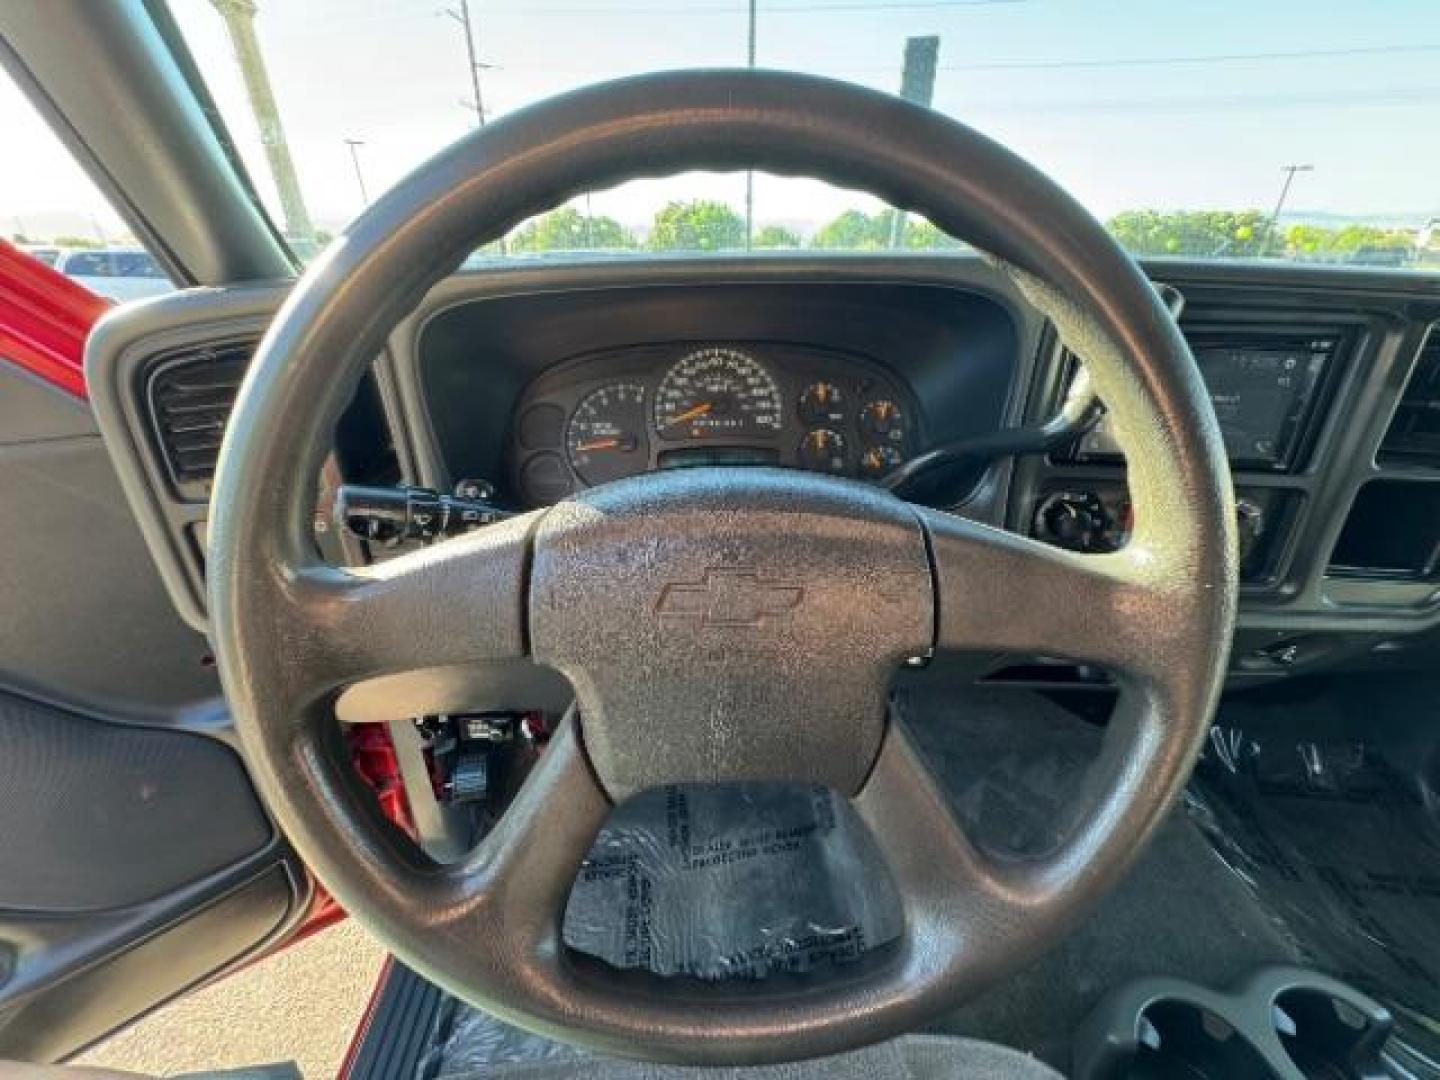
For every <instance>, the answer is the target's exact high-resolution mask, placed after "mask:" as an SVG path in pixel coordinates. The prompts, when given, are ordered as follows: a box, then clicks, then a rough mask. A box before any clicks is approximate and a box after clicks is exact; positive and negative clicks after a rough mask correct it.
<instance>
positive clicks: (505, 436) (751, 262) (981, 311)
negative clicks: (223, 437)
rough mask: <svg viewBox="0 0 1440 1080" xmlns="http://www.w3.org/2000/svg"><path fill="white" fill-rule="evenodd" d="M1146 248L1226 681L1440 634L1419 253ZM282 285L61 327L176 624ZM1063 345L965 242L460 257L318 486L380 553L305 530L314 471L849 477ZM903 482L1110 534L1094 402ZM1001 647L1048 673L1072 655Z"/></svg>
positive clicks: (1004, 406) (1435, 467) (1430, 381)
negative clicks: (200, 418)
mask: <svg viewBox="0 0 1440 1080" xmlns="http://www.w3.org/2000/svg"><path fill="white" fill-rule="evenodd" d="M1148 269H1149V271H1150V273H1151V275H1152V277H1153V279H1154V280H1155V281H1156V282H1157V285H1158V284H1159V283H1163V284H1164V285H1165V286H1166V287H1167V289H1173V290H1178V292H1179V294H1180V295H1181V296H1182V297H1183V299H1184V310H1183V314H1182V316H1181V319H1180V325H1181V330H1182V332H1184V334H1185V335H1186V337H1187V339H1188V340H1189V342H1190V345H1191V349H1192V352H1193V354H1194V356H1195V360H1196V364H1197V366H1198V369H1199V372H1200V374H1201V376H1202V377H1203V378H1204V380H1205V382H1206V385H1207V387H1208V388H1209V391H1210V395H1211V400H1212V402H1213V404H1214V406H1215V410H1216V415H1217V418H1218V420H1219V422H1220V426H1221V430H1222V434H1223V436H1224V441H1225V448H1226V451H1227V455H1228V458H1229V461H1230V466H1231V472H1232V476H1233V479H1234V485H1235V491H1236V496H1237V515H1238V521H1237V526H1238V532H1239V537H1240V542H1241V549H1242V550H1241V555H1242V561H1241V606H1240V612H1239V619H1238V628H1237V635H1236V641H1235V644H1234V651H1233V661H1232V680H1233V681H1235V682H1238V683H1245V682H1247V681H1249V682H1254V681H1256V680H1259V681H1264V680H1267V679H1273V678H1276V677H1281V676H1284V675H1288V674H1292V673H1294V672H1300V671H1307V670H1313V669H1315V668H1316V667H1326V668H1330V667H1334V666H1336V665H1340V664H1345V663H1359V664H1365V665H1376V664H1382V665H1383V664H1388V663H1397V662H1398V663H1404V662H1405V661H1404V657H1406V656H1407V655H1410V650H1411V649H1412V648H1414V647H1415V645H1414V643H1415V642H1417V641H1418V642H1431V641H1434V640H1435V639H1436V637H1437V632H1440V424H1437V422H1436V417H1437V416H1440V278H1433V277H1428V276H1423V275H1416V274H1398V273H1387V272H1384V271H1377V270H1351V269H1339V268H1328V267H1295V266H1281V265H1274V266H1272V265H1258V264H1257V265H1246V264H1229V265H1227V264H1194V263H1180V262H1174V263H1170V262H1166V263H1158V264H1155V265H1152V266H1150V267H1149V268H1148ZM284 293H285V289H284V287H283V285H277V286H260V287H251V288H247V289H234V290H207V291H205V293H203V294H200V293H193V294H180V295H178V296H176V297H173V298H169V299H163V300H159V301H152V302H150V303H148V304H146V305H144V306H142V307H137V308H136V309H135V311H134V313H133V314H131V313H126V312H121V313H117V316H115V317H112V318H111V319H108V320H107V322H106V328H105V333H104V335H103V336H102V337H101V338H100V339H99V340H97V341H96V342H95V343H94V345H93V346H92V348H93V349H94V350H96V351H98V352H100V353H101V354H103V355H102V356H100V357H98V358H97V361H96V363H95V364H94V368H95V369H96V370H103V371H104V372H105V373H106V379H105V380H103V381H101V382H99V383H97V384H96V385H94V386H92V388H91V390H92V396H93V398H94V400H95V403H96V407H97V412H98V413H99V414H100V416H101V418H102V423H103V424H104V425H105V427H106V436H107V444H108V445H110V446H111V448H112V452H113V453H114V454H115V457H116V463H117V466H119V469H120V474H121V479H122V482H123V483H124V484H125V486H126V491H127V494H128V495H129V496H130V499H131V502H132V505H133V506H134V507H135V509H136V512H137V514H138V515H139V516H140V518H141V521H142V525H144V526H145V533H146V537H147V541H148V542H149V544H150V547H151V550H152V553H153V554H154V556H155V558H156V561H157V563H158V564H159V565H160V567H161V570H162V573H163V575H164V576H165V579H166V582H167V584H168V585H169V586H170V589H171V593H172V596H173V597H174V599H175V602H176V605H177V607H178V608H179V609H180V611H181V613H182V614H183V615H184V616H185V617H186V618H187V619H188V620H189V621H190V622H191V623H192V624H193V625H195V626H197V627H199V628H202V629H203V627H204V625H205V612H204V588H203V579H204V556H205V523H206V517H207V513H208V507H207V499H208V478H209V476H210V475H211V474H212V472H213V463H214V454H215V450H216V447H217V445H218V439H216V438H215V432H216V431H217V430H218V429H219V428H220V427H222V426H223V423H224V419H225V416H226V411H227V409H228V407H229V401H230V399H231V398H233V394H234V391H235V389H236V386H237V384H238V379H239V376H240V374H241V373H243V368H244V364H245V363H246V358H247V357H248V354H249V351H251V350H253V347H254V344H255V342H256V341H258V339H259V336H260V334H261V333H262V332H263V330H264V327H265V326H266V325H267V323H268V320H269V318H270V316H271V315H272V314H273V312H274V311H275V310H276V308H277V307H278V306H279V304H280V303H281V301H282V300H283V297H284ZM1432 328H1433V329H1432ZM1078 363H1079V361H1078V360H1077V359H1076V358H1075V357H1074V356H1072V355H1070V354H1069V353H1068V352H1067V351H1066V350H1065V348H1064V347H1063V346H1062V345H1061V343H1060V342H1059V341H1058V340H1057V339H1056V336H1055V334H1054V332H1053V330H1052V329H1051V327H1049V325H1048V324H1047V323H1046V322H1045V320H1044V319H1043V318H1041V317H1040V316H1039V315H1038V314H1037V313H1036V312H1035V311H1034V310H1033V309H1032V308H1030V307H1029V306H1028V304H1027V303H1026V302H1025V300H1024V298H1023V297H1021V296H1020V295H1019V294H1018V293H1017V292H1016V291H1015V290H1014V289H1013V287H1012V286H1011V285H1010V284H1009V282H1008V280H1007V279H1006V278H1005V276H1004V275H1003V274H1002V273H1000V272H999V271H997V270H996V269H995V268H993V267H991V266H989V265H987V264H986V263H985V262H984V261H983V260H981V259H978V258H973V257H969V256H955V255H947V256H885V255H877V256H866V257H846V258H834V257H809V256H803V255H797V256H783V257H756V258H736V259H718V258H707V259H696V260H671V259H657V260H653V261H647V260H639V259H634V260H630V259H627V260H601V261H596V262H593V263H572V264H566V265H548V264H543V263H542V264H537V265H528V266H527V265H519V264H511V265H507V266H504V267H499V268H491V269H486V270H483V271H476V272H468V273H463V274H459V275H456V276H454V277H452V278H449V279H446V280H445V281H443V282H441V283H440V284H439V285H437V286H436V287H435V289H434V290H433V291H432V293H431V295H430V296H429V297H428V298H427V299H426V300H425V301H424V303H423V304H422V305H421V306H420V307H419V308H418V309H417V310H416V311H415V312H414V313H413V314H412V315H411V316H409V317H408V318H407V319H406V320H405V321H403V322H402V323H401V325H400V326H398V327H397V328H396V330H395V332H394V333H393V334H392V336H391V339H390V342H389V344H388V346H387V348H386V350H385V351H384V353H382V354H381V355H380V356H378V357H376V358H375V361H374V364H373V365H372V369H371V372H370V376H369V377H368V378H367V379H366V380H365V382H364V383H363V384H362V386H361V388H360V391H359V393H358V394H357V399H356V403H355V405H354V406H353V407H352V409H351V410H350V412H349V413H347V415H346V418H345V419H344V420H343V421H342V423H341V425H340V427H339V428H338V429H337V432H336V444H335V455H334V457H333V459H332V467H331V469H330V475H328V476H327V477H322V478H321V480H320V483H319V485H318V487H317V504H316V506H317V515H316V521H317V543H320V544H321V546H322V548H326V550H327V553H328V554H331V555H332V557H336V558H342V559H349V560H352V561H353V560H354V559H362V560H363V559H366V558H383V557H385V554H386V552H385V551H384V550H379V549H374V548H372V549H370V550H368V551H367V550H364V546H363V545H361V548H360V550H358V551H357V550H356V549H355V547H354V545H353V544H352V545H349V546H348V547H346V546H345V545H340V546H339V547H337V546H336V543H335V541H336V539H337V534H343V532H344V529H343V528H341V527H340V523H338V522H336V521H334V520H330V519H329V518H327V508H328V506H329V505H330V495H329V494H328V492H329V490H330V489H331V488H333V486H334V484H337V483H340V484H345V483H348V484H360V485H372V486H374V485H379V486H394V485H400V484H406V485H418V486H421V487H424V488H429V489H434V490H435V491H437V492H440V493H450V492H457V493H458V492H461V491H464V492H484V493H485V497H486V498H488V499H490V500H492V501H493V502H494V503H495V504H498V505H499V506H500V507H503V508H505V509H510V510H519V509H526V508H531V507H539V506H545V505H548V504H552V503H554V502H556V501H558V500H561V499H563V498H565V497H566V496H568V495H570V494H571V493H573V492H576V491H580V490H583V489H586V488H589V487H593V486H596V485H600V484H605V483H608V482H611V481H614V480H617V479H621V478H624V477H629V476H634V475H637V474H640V473H645V472H649V471H655V470H662V469H671V468H685V467H695V466H703V465H712V464H725V465H765V466H772V467H775V466H778V467H782V468H795V469H807V470H812V471H815V472H820V473H827V474H832V475H837V476H843V477H846V478H850V479H853V480H856V481H860V482H873V481H875V480H877V479H878V478H880V477H882V476H884V475H885V474H886V473H887V472H889V471H890V469H892V468H895V467H896V466H898V465H900V464H903V463H904V462H907V461H909V460H911V459H912V458H915V457H916V456H918V455H921V454H924V453H926V452H927V451H929V450H931V449H933V448H934V447H936V446H939V445H941V444H944V443H949V442H952V441H955V440H968V439H974V438H981V437H984V436H987V435H992V434H994V433H996V432H1001V431H1006V430H1015V429H1019V428H1033V427H1036V426H1037V425H1039V424H1042V423H1044V422H1045V421H1046V420H1048V419H1049V418H1051V417H1053V416H1054V415H1055V414H1056V412H1057V410H1058V408H1059V407H1060V404H1061V402H1062V401H1063V400H1064V398H1065V396H1066V394H1067V392H1068V390H1069V389H1070V387H1071V384H1072V382H1073V380H1074V379H1075V376H1076V372H1077V370H1078V367H1077V365H1078ZM197 408H198V409H202V410H205V423H204V424H202V425H199V427H198V428H197V427H196V426H195V425H193V424H191V423H190V420H191V419H193V418H194V416H195V415H196V413H195V411H194V410H196V409H197ZM174 417H184V418H186V424H184V425H175V424H173V423H172V420H173V418H174ZM196 432H198V434H197V433H196ZM117 433H118V434H117ZM195 439H198V440H199V441H198V442H195V441H192V440H195ZM913 497H915V498H916V499H917V501H924V502H927V503H929V504H930V505H936V506H943V507H945V508H947V509H950V510H951V511H952V512H954V513H956V514H961V515H964V516H967V517H970V518H973V519H975V520H978V521H982V522H985V523H988V524H990V525H993V526H996V527H1000V528H1005V529H1009V530H1011V531H1014V532H1017V533H1023V534H1026V535H1030V536H1034V537H1037V538H1039V539H1042V540H1044V541H1045V542H1047V543H1051V544H1054V545H1056V546H1058V547H1064V548H1069V549H1072V550H1077V551H1087V552H1101V551H1110V550H1115V549H1116V548H1119V547H1122V546H1124V544H1125V543H1126V542H1127V541H1128V538H1129V527H1130V512H1129V498H1128V490H1127V486H1126V462H1125V460H1124V457H1123V455H1122V454H1121V453H1120V451H1119V447H1118V445H1117V443H1116V441H1115V439H1114V435H1113V432H1112V431H1111V430H1110V429H1109V426H1108V424H1107V423H1105V422H1101V423H1100V424H1099V425H1098V426H1096V427H1095V428H1094V429H1093V430H1090V431H1087V432H1085V433H1083V434H1082V435H1080V436H1079V437H1077V438H1074V439H1072V440H1071V441H1069V442H1066V443H1064V444H1060V445H1052V446H1051V447H1050V449H1049V450H1048V451H1047V452H1044V453H1036V454H1030V455H1026V456H1021V457H1007V458H999V459H996V460H993V461H979V462H974V461H972V462H968V463H964V464H962V465H957V466H955V467H954V468H952V469H950V470H948V471H947V470H939V471H937V474H936V475H934V476H930V475H928V474H927V477H926V482H925V484H923V485H922V486H921V488H920V489H919V490H917V491H915V492H914V493H913ZM1425 647H1426V648H1429V646H1428V645H1426V646H1425ZM1025 670H1026V671H1027V672H1028V674H1027V675H1026V676H1025V678H1027V679H1035V680H1037V681H1040V682H1042V683H1046V684H1047V685H1048V684H1052V683H1055V682H1060V683H1065V684H1066V685H1071V684H1074V685H1077V686H1080V687H1081V688H1084V686H1085V685H1088V680H1089V679H1091V677H1092V676H1091V675H1090V674H1088V673H1085V672H1077V671H1074V670H1068V669H1066V668H1065V667H1064V665H1061V664H1057V665H1053V666H1051V667H1048V668H1045V669H1044V673H1043V674H1037V673H1038V672H1041V670H1042V669H1040V668H1037V667H1036V666H1035V665H1033V664H1032V665H1029V666H1028V667H1026V669H1025ZM987 677H988V676H987Z"/></svg>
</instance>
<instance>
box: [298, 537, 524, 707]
mask: <svg viewBox="0 0 1440 1080" xmlns="http://www.w3.org/2000/svg"><path fill="white" fill-rule="evenodd" d="M537 516H538V515H535V514H529V515H525V516H523V517H516V518H511V519H509V520H506V521H503V522H500V523H497V524H495V525H491V526H488V527H486V528H484V529H481V530H477V531H475V532H472V533H467V534H465V535H463V536H459V537H455V538H453V539H450V540H445V541H443V542H441V543H439V544H435V545H433V546H431V547H427V548H422V549H420V550H418V551H413V552H410V553H408V554H405V555H401V556H399V557H397V558H394V559H391V560H389V561H388V562H383V563H378V564H375V565H372V566H365V567H357V568H339V567H333V566H328V565H324V564H312V565H309V566H305V567H301V568H297V569H294V570H292V571H291V572H290V573H289V574H288V575H286V576H285V580H284V584H283V586H282V587H283V588H284V589H285V590H286V591H287V593H288V597H287V599H288V601H289V605H290V609H291V612H292V614H293V618H294V620H295V623H294V625H293V626H292V627H291V628H290V632H289V633H287V635H286V640H287V641H288V643H289V644H290V645H291V646H292V647H293V648H294V650H295V653H296V656H295V660H296V662H295V664H294V665H293V670H294V671H296V672H303V673H304V679H305V680H306V684H305V685H304V686H301V687H297V688H296V690H297V695H296V696H297V698H298V699H300V700H301V701H302V703H303V702H304V701H305V700H306V699H313V698H314V697H316V696H318V695H321V694H324V693H326V692H329V691H332V690H335V689H338V688H340V687H342V686H345V685H347V684H350V683H355V682H360V681H363V680H365V679H370V678H375V677H379V676H384V675H391V674H396V673H401V672H410V671H418V670H422V669H426V668H440V667H447V666H453V665H465V664H473V663H477V662H483V661H487V660H501V659H508V658H515V657H523V656H524V655H525V654H526V648H525V601H526V596H525V590H526V572H527V562H528V551H529V543H530V533H531V530H532V529H533V527H534V524H535V520H536V518H537Z"/></svg>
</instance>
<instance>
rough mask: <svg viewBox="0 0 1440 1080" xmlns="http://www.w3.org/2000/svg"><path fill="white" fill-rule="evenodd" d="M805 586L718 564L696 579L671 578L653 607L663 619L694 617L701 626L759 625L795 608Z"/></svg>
mask: <svg viewBox="0 0 1440 1080" xmlns="http://www.w3.org/2000/svg"><path fill="white" fill-rule="evenodd" d="M804 595H805V590H804V588H803V587H801V586H799V585H783V584H778V583H776V582H773V581H762V580H760V576H759V575H758V574H757V573H755V571H754V570H748V569H745V568H744V567H717V568H715V569H712V570H707V571H705V576H704V577H703V578H702V579H701V580H699V581H697V582H678V581H677V582H672V583H671V584H669V585H666V586H665V587H664V588H663V589H661V590H660V599H659V601H658V602H657V603H656V605H655V611H656V612H657V613H658V614H659V615H660V617H661V618H662V619H695V620H696V621H698V622H699V624H700V625H701V626H759V625H761V624H762V623H763V622H764V621H765V620H766V619H779V618H783V617H784V616H786V615H789V614H790V612H792V611H794V610H795V608H796V607H797V606H798V605H799V603H800V600H801V598H803V597H804Z"/></svg>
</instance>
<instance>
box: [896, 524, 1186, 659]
mask: <svg viewBox="0 0 1440 1080" xmlns="http://www.w3.org/2000/svg"><path fill="white" fill-rule="evenodd" d="M917 509H918V512H919V513H920V515H921V518H922V520H923V521H924V523H925V527H926V529H927V531H928V533H929V537H930V545H931V553H932V557H933V559H934V571H935V589H936V602H937V607H938V612H937V618H936V647H937V648H939V649H941V650H954V651H977V652H978V651H990V652H1006V653H1017V654H1025V655H1036V656H1046V657H1055V658H1060V659H1065V660H1072V661H1075V662H1078V663H1092V664H1098V665H1101V666H1103V667H1105V668H1107V669H1109V670H1110V671H1111V672H1112V673H1114V674H1115V675H1117V676H1121V677H1124V676H1132V677H1136V678H1142V679H1144V678H1148V677H1150V676H1153V675H1155V674H1156V670H1157V665H1159V664H1163V663H1164V662H1166V661H1167V660H1168V659H1170V658H1172V653H1171V649H1170V648H1168V647H1167V646H1168V645H1171V644H1179V645H1188V644H1189V643H1190V642H1193V637H1186V636H1185V635H1186V634H1187V633H1189V632H1190V630H1191V628H1190V627H1189V626H1187V625H1185V620H1183V619H1180V620H1178V621H1177V619H1176V613H1175V603H1174V591H1173V589H1172V590H1169V591H1167V590H1166V589H1165V588H1164V587H1163V584H1162V582H1163V580H1164V578H1165V569H1166V568H1165V567H1163V566H1162V565H1161V560H1160V558H1159V557H1158V556H1157V555H1156V554H1155V553H1154V552H1151V551H1148V550H1141V549H1125V550H1122V551H1119V552H1115V553H1113V554H1108V555H1080V554H1076V553H1075V552H1071V551H1064V550H1062V549H1060V548H1055V547H1051V546H1050V545H1048V544H1044V543H1041V542H1040V541H1038V540H1032V539H1030V538H1029V537H1025V536H1019V535H1016V534H1015V533H1010V532H1005V531H1003V530H1000V529H995V528H991V527H989V526H986V525H981V524H978V523H976V522H973V521H970V520H967V519H965V518H961V517H957V516H955V515H953V514H947V513H944V512H942V511H936V510H929V509H925V508H917Z"/></svg>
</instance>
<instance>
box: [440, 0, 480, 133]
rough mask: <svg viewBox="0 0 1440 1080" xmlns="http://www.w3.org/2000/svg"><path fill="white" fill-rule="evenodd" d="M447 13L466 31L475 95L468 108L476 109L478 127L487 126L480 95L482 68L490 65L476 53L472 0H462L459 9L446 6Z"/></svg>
mask: <svg viewBox="0 0 1440 1080" xmlns="http://www.w3.org/2000/svg"><path fill="white" fill-rule="evenodd" d="M445 14H446V15H449V16H450V18H452V19H454V20H455V21H456V22H457V23H459V24H460V29H461V30H463V31H464V33H465V56H466V58H467V59H468V60H469V62H470V90H471V92H472V93H473V94H474V97H472V98H471V99H470V101H469V102H468V103H466V104H467V107H468V108H471V109H474V110H475V122H476V125H477V126H478V127H484V126H485V99H484V98H482V97H481V96H480V69H481V68H484V67H487V66H488V65H486V64H482V63H480V61H479V59H477V58H476V55H475V24H474V23H473V22H471V21H470V0H460V7H459V10H456V9H455V8H446V9H445Z"/></svg>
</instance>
